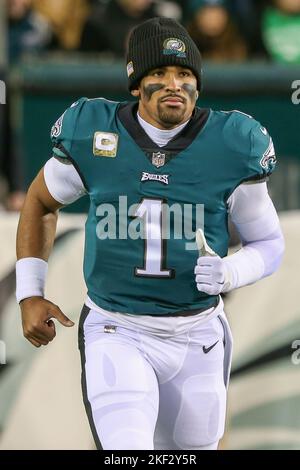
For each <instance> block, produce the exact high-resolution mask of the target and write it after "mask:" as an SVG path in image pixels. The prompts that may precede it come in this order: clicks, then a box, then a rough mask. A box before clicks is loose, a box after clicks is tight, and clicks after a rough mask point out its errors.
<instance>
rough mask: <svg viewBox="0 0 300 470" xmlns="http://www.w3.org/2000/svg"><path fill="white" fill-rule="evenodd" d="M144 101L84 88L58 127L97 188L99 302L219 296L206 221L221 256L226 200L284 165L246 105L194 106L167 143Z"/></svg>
mask: <svg viewBox="0 0 300 470" xmlns="http://www.w3.org/2000/svg"><path fill="white" fill-rule="evenodd" d="M136 113H137V103H127V102H123V103H117V102H112V101H108V100H105V99H103V98H97V99H92V100H90V99H87V98H81V99H80V100H79V101H77V102H76V103H74V104H73V105H72V106H71V107H70V108H69V109H67V110H66V111H65V113H64V114H63V115H62V116H61V117H60V118H59V119H58V121H57V122H56V123H55V124H54V126H53V128H52V133H51V135H52V141H53V143H54V155H56V156H58V157H62V158H67V159H69V160H71V162H72V163H73V164H74V166H75V168H76V169H77V171H78V173H79V175H80V176H81V179H82V182H83V184H84V186H85V188H86V191H87V192H88V194H89V197H90V209H89V214H88V218H87V222H86V227H85V256H84V276H85V281H86V284H87V288H88V295H89V297H90V298H91V299H92V301H93V302H95V303H96V304H97V305H98V306H99V307H102V308H104V309H106V310H109V311H112V312H114V311H117V312H127V313H131V314H139V315H143V314H151V315H155V314H157V315H167V314H175V315H176V314H180V313H181V312H182V311H190V310H194V311H198V310H201V309H205V308H209V307H211V306H214V305H216V304H217V302H218V296H210V295H207V294H206V293H204V292H199V291H198V290H197V286H196V282H195V275H194V268H195V265H196V263H197V258H198V256H199V253H198V250H197V246H196V244H195V232H196V229H197V228H198V227H201V226H202V227H201V228H203V229H204V233H205V236H206V240H207V242H208V244H209V245H210V247H211V248H212V249H213V250H214V251H215V252H216V253H217V254H218V255H219V256H221V257H224V256H226V255H227V250H228V238H229V234H228V226H227V221H228V212H227V200H228V198H229V196H230V195H231V194H232V192H233V191H234V190H235V188H236V187H237V186H238V185H240V184H241V183H242V182H245V181H250V180H259V179H263V178H265V177H266V176H267V175H269V174H270V173H271V172H272V171H273V168H274V166H275V161H276V159H275V155H274V147H273V144H272V139H271V138H270V136H269V135H268V133H267V131H266V129H265V128H264V127H262V126H261V125H260V123H259V122H257V121H255V120H254V119H253V118H251V117H250V116H247V115H245V114H243V113H240V112H238V111H230V112H227V111H226V112H225V111H213V110H211V109H202V108H195V111H194V113H193V117H192V119H191V120H190V121H189V123H188V124H187V125H186V126H185V128H184V129H183V130H182V131H181V132H180V133H179V134H177V135H176V136H175V137H174V138H173V139H172V140H171V141H170V142H169V143H168V144H167V145H166V146H164V147H158V146H157V145H156V144H155V143H154V142H153V141H152V140H151V139H150V137H149V136H148V135H147V134H146V132H145V131H144V130H143V128H142V127H141V126H140V124H139V123H138V120H137V117H136Z"/></svg>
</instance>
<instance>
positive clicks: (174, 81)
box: [165, 73, 181, 91]
mask: <svg viewBox="0 0 300 470" xmlns="http://www.w3.org/2000/svg"><path fill="white" fill-rule="evenodd" d="M165 80H166V82H165V83H166V89H167V90H172V91H180V90H181V80H180V78H179V77H178V76H177V75H176V74H175V73H169V74H167V75H166V77H165Z"/></svg>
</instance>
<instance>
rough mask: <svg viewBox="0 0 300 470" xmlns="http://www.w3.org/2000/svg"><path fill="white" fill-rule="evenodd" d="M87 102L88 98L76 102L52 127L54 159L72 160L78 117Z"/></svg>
mask: <svg viewBox="0 0 300 470" xmlns="http://www.w3.org/2000/svg"><path fill="white" fill-rule="evenodd" d="M86 100H87V99H86V98H80V99H79V100H78V101H75V103H73V104H72V105H71V106H70V107H69V108H68V109H66V111H65V112H64V113H63V114H62V115H61V116H60V117H59V118H58V119H57V121H56V122H55V123H54V125H53V126H52V128H51V141H52V144H53V156H54V157H60V158H67V159H71V154H72V141H73V138H74V135H75V131H76V125H77V120H78V116H79V114H80V112H81V110H82V107H83V106H84V103H85V101H86Z"/></svg>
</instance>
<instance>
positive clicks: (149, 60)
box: [127, 18, 201, 90]
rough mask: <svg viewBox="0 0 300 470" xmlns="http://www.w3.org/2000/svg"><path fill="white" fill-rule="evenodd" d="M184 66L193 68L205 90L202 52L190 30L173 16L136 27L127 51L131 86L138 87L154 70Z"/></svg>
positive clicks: (130, 87)
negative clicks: (190, 34)
mask: <svg viewBox="0 0 300 470" xmlns="http://www.w3.org/2000/svg"><path fill="white" fill-rule="evenodd" d="M164 65H166V66H167V65H181V66H182V67H187V68H189V69H191V70H192V71H193V73H194V74H195V76H196V78H197V88H198V90H200V89H201V55H200V52H199V50H198V48H197V46H196V44H195V43H194V41H193V40H192V39H191V37H190V36H189V34H188V32H187V31H186V29H185V28H184V27H183V26H181V25H180V24H179V23H178V22H177V21H175V20H172V19H170V18H152V19H151V20H147V21H145V22H144V23H141V24H140V25H138V26H136V27H135V28H134V29H133V30H132V32H131V35H130V38H129V45H128V52H127V75H128V88H129V90H132V89H133V88H135V87H136V86H138V84H139V82H140V80H141V79H142V78H143V77H144V76H145V75H146V74H147V72H149V71H150V70H151V69H154V68H156V67H161V66H164Z"/></svg>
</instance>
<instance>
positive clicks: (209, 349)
mask: <svg viewBox="0 0 300 470" xmlns="http://www.w3.org/2000/svg"><path fill="white" fill-rule="evenodd" d="M218 342H219V340H218V341H216V342H215V343H214V344H212V345H211V346H209V348H206V347H205V346H203V348H202V349H203V352H204V354H207V353H209V351H211V350H212V348H214V347H215V345H216V344H218Z"/></svg>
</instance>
